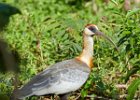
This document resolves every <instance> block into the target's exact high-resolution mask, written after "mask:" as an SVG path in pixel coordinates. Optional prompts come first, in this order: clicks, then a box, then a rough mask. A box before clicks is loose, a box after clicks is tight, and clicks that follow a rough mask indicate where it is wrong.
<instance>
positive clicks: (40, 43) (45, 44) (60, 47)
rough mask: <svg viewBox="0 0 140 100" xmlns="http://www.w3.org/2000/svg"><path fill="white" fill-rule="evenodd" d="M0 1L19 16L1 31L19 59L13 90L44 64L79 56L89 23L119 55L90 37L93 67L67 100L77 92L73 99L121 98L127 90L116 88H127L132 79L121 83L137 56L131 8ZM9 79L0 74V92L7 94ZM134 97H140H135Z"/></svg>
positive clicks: (135, 14)
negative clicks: (9, 6) (14, 8)
mask: <svg viewBox="0 0 140 100" xmlns="http://www.w3.org/2000/svg"><path fill="white" fill-rule="evenodd" d="M112 1H113V0H112ZM3 2H6V3H9V4H12V5H14V6H17V7H18V8H19V9H20V10H21V11H22V15H16V16H13V17H12V18H11V22H10V24H9V25H8V27H7V29H6V30H5V31H4V32H3V33H2V34H1V37H2V38H4V39H5V40H6V41H7V42H8V44H9V47H10V49H12V50H16V51H18V53H19V55H20V68H21V73H20V75H19V80H20V84H19V87H21V86H22V85H24V84H25V83H27V82H28V81H29V80H30V78H31V77H33V76H34V75H36V74H37V73H38V72H40V71H42V70H44V69H45V68H47V67H48V66H49V65H52V64H54V63H56V62H59V61H62V60H66V59H70V58H73V57H75V56H77V55H79V53H80V52H81V50H82V36H81V35H82V34H81V31H82V29H83V28H84V26H85V25H86V24H88V23H93V24H96V25H97V26H98V27H99V29H100V30H101V31H102V32H104V33H105V34H106V35H108V36H109V37H111V38H112V40H113V41H114V42H115V43H116V44H117V45H118V47H119V52H117V51H116V50H115V49H114V47H113V46H112V45H111V44H110V43H108V42H107V41H106V40H104V39H100V38H97V37H96V38H94V42H95V43H94V68H93V70H92V73H91V76H90V78H89V80H88V81H87V83H86V84H85V85H84V86H83V87H82V88H81V90H80V91H76V92H75V93H74V95H73V96H74V97H73V96H71V98H72V99H73V98H76V97H78V94H79V93H81V94H80V97H79V99H87V100H88V99H90V100H92V99H94V98H98V97H101V98H111V99H117V98H118V96H122V95H124V94H127V87H126V88H125V89H123V88H118V87H117V85H124V84H125V85H127V86H129V84H130V83H131V81H132V80H134V79H135V78H137V77H135V78H131V80H130V82H128V83H127V84H126V83H125V77H126V75H127V73H128V71H129V70H131V68H133V66H135V63H136V61H137V60H139V56H140V54H139V47H140V46H139V42H140V39H139V38H140V36H139V32H140V29H139V21H140V20H139V16H140V13H139V10H135V8H134V7H135V6H134V5H133V6H134V7H133V8H132V10H131V11H125V10H123V0H119V1H118V2H117V1H116V2H117V5H116V3H113V2H111V1H110V2H109V3H108V4H106V3H104V2H103V1H99V0H95V3H94V4H93V3H92V1H88V0H86V1H83V0H77V1H76V0H60V1H57V0H41V1H38V0H28V1H21V0H12V1H11V0H3ZM131 33H133V34H131ZM138 66H139V65H138ZM137 74H139V71H138V72H137ZM12 78H13V76H12V74H11V73H8V74H5V75H3V74H1V76H0V80H1V83H0V92H1V93H4V94H10V93H11V91H12V90H13V84H12V81H11V79H12ZM136 96H137V97H136V98H138V97H140V96H139V95H138V94H136ZM34 98H35V97H32V99H33V100H34ZM123 98H125V97H123ZM35 99H36V98H35Z"/></svg>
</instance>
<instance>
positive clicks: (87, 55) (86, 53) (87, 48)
mask: <svg viewBox="0 0 140 100" xmlns="http://www.w3.org/2000/svg"><path fill="white" fill-rule="evenodd" d="M83 40H84V41H83V42H84V43H83V50H82V53H81V54H80V56H78V57H77V59H78V60H80V61H82V62H84V63H86V64H87V65H88V66H89V67H90V68H92V67H93V63H92V60H93V38H92V37H91V36H88V35H85V34H83Z"/></svg>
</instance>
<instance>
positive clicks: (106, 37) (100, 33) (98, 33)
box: [96, 31, 119, 51]
mask: <svg viewBox="0 0 140 100" xmlns="http://www.w3.org/2000/svg"><path fill="white" fill-rule="evenodd" d="M96 35H98V36H102V37H103V38H105V39H107V40H108V41H109V42H110V43H111V44H113V45H114V47H115V49H116V50H117V51H119V49H118V47H117V46H116V44H115V43H114V42H113V41H112V39H111V38H109V37H108V36H106V35H105V34H104V33H102V32H100V31H97V32H96Z"/></svg>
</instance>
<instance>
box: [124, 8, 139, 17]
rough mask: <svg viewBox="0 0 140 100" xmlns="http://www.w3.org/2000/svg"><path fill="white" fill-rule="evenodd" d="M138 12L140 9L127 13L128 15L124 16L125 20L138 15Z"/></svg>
mask: <svg viewBox="0 0 140 100" xmlns="http://www.w3.org/2000/svg"><path fill="white" fill-rule="evenodd" d="M139 11H140V9H134V10H130V11H128V13H127V14H126V18H128V17H130V16H132V15H134V14H136V13H138V12H139Z"/></svg>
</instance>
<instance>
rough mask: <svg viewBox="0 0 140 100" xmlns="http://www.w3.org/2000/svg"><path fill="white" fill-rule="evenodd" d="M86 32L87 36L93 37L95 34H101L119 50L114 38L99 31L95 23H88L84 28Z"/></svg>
mask: <svg viewBox="0 0 140 100" xmlns="http://www.w3.org/2000/svg"><path fill="white" fill-rule="evenodd" d="M84 34H85V35H87V36H91V37H92V36H94V35H97V36H101V37H103V38H105V39H107V40H108V41H109V42H111V43H112V44H113V45H114V46H115V48H116V49H117V51H118V48H117V46H116V44H115V43H114V42H113V41H112V39H111V38H109V37H108V36H106V35H105V34H104V33H102V32H101V31H99V29H98V27H97V26H96V25H94V24H88V25H86V26H85V29H84Z"/></svg>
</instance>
